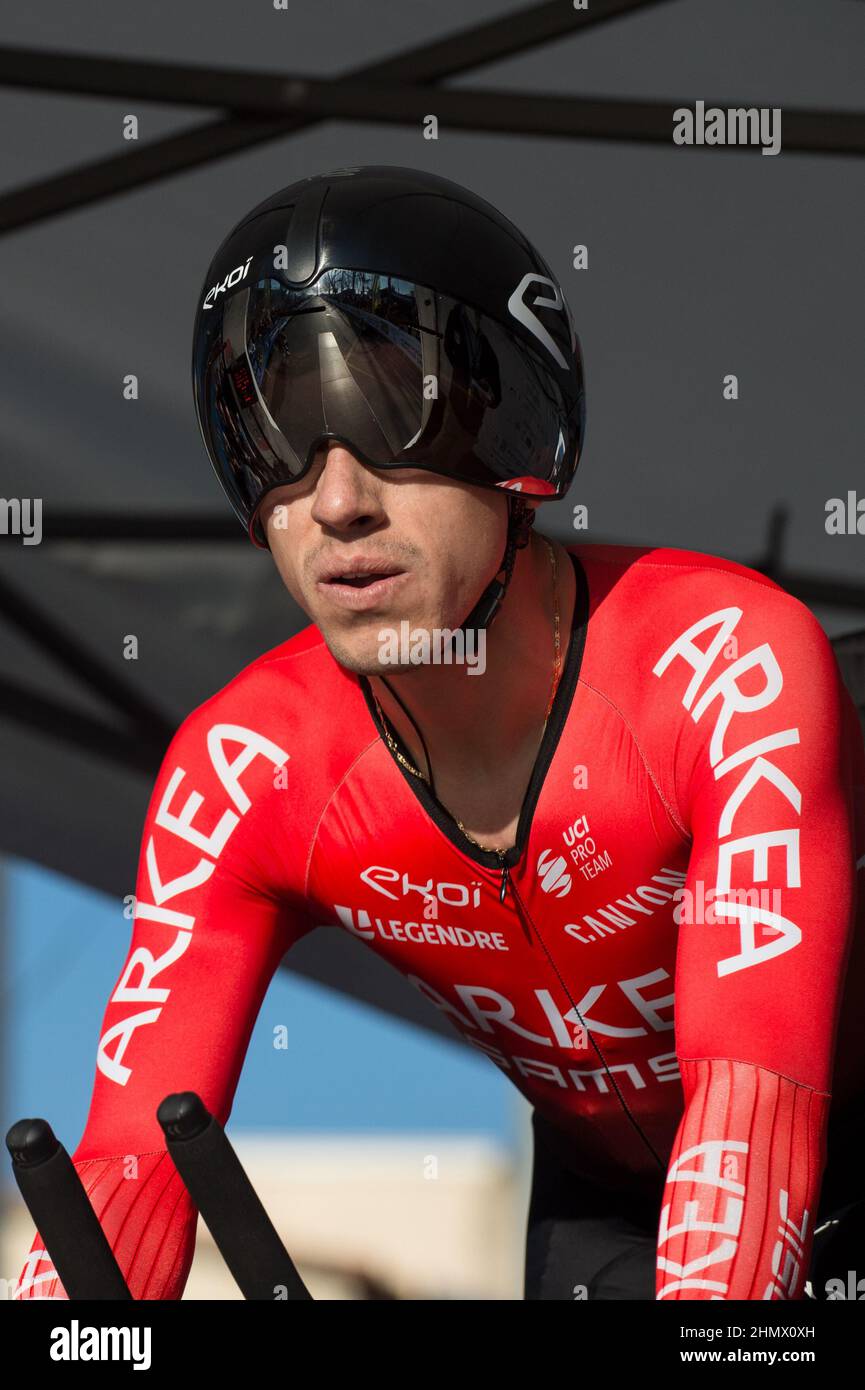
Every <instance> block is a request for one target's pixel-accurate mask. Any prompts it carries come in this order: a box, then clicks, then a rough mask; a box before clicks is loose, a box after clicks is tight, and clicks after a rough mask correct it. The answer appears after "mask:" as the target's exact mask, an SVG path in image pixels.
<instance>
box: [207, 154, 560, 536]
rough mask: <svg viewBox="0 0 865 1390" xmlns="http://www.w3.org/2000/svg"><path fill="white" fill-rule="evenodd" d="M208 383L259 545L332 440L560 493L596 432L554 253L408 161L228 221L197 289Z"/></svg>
mask: <svg viewBox="0 0 865 1390" xmlns="http://www.w3.org/2000/svg"><path fill="white" fill-rule="evenodd" d="M193 387H194V392H195V405H196V411H197V415H198V423H199V426H200V429H201V433H202V436H203V439H204V443H205V446H206V448H207V452H208V454H209V456H210V460H211V463H212V464H213V467H214V469H215V471H216V475H217V477H218V478H219V481H220V483H221V484H222V486H223V488H224V489H225V492H226V494H227V496H228V498H229V501H230V502H231V505H232V506H233V508H234V510H235V511H236V513H237V515H238V517H239V518H240V520H241V521H242V522H243V524H244V526H245V527H246V528H247V530H248V532H249V535H250V538H251V539H252V540H253V541H254V542H255V543H256V544H257V545H260V546H265V545H266V539H265V537H264V534H263V531H262V528H261V526H260V524H259V523H258V520H257V513H258V508H259V505H260V503H261V501H262V498H263V497H264V495H265V493H267V492H268V491H270V490H271V489H272V488H274V487H279V486H281V485H283V484H286V483H292V482H295V481H296V480H297V479H299V478H301V477H303V475H304V474H305V473H306V472H307V470H308V469H309V468H310V467H311V465H312V463H313V460H314V458H315V454H316V451H317V449H318V448H319V447H320V446H321V445H322V444H323V443H324V442H325V441H327V440H331V439H332V440H338V441H340V442H341V443H343V444H345V445H346V447H348V448H350V449H351V450H352V452H353V453H354V454H356V456H357V457H358V458H359V459H361V461H362V462H364V463H366V464H368V465H370V466H372V467H374V468H400V467H402V468H425V469H429V470H431V471H432V472H435V473H443V474H446V475H447V476H448V477H452V478H460V479H462V480H463V481H465V482H468V483H475V484H479V485H481V486H488V487H500V488H506V489H511V490H512V491H514V492H516V493H522V495H523V496H526V497H543V498H552V497H561V496H563V495H564V493H565V492H566V491H567V489H568V486H569V484H570V482H571V479H572V478H573V476H574V473H575V471H576V468H577V463H578V461H579V454H580V447H581V444H582V438H583V431H584V420H585V406H584V393H583V372H582V361H581V357H580V347H579V340H578V338H577V334H576V331H575V329H574V324H573V320H572V319H571V316H570V311H569V309H568V307H567V305H566V303H565V299H564V295H563V294H562V291H561V288H560V286H559V285H558V283H557V281H556V279H555V277H554V275H553V274H552V271H551V270H550V267H549V266H548V265H547V263H546V261H545V260H544V259H543V257H542V256H541V255H539V253H538V252H537V251H536V250H535V248H534V247H533V246H532V244H531V242H530V241H528V239H527V238H526V237H525V236H524V235H523V234H522V232H520V231H519V230H518V229H517V228H516V227H515V226H514V225H513V223H512V222H510V221H509V220H508V219H507V218H506V217H504V216H503V215H502V214H501V213H500V212H498V211H497V210H496V209H495V208H494V207H492V205H491V204H490V203H488V202H486V201H485V200H484V199H483V198H479V197H477V195H476V194H474V193H470V192H469V191H468V190H467V189H465V188H462V187H461V186H460V185H459V184H456V183H452V182H451V181H450V180H449V179H444V178H441V177H439V176H438V175H437V174H428V173H424V172H423V171H421V170H417V169H404V168H400V167H396V166H391V165H368V166H364V167H361V168H352V169H333V170H331V171H330V172H329V173H326V174H320V175H316V176H314V177H312V178H305V179H300V180H299V181H298V182H297V183H293V184H290V185H289V186H288V187H287V188H284V189H282V190H281V191H280V192H279V193H275V194H274V195H273V197H271V198H268V199H267V200H266V201H265V202H263V203H260V204H259V205H258V207H256V208H254V209H253V210H252V212H250V213H249V214H248V215H247V216H246V217H244V218H243V220H242V221H241V222H239V223H238V225H237V226H236V227H235V228H234V230H233V231H232V232H230V233H229V235H228V236H227V237H226V238H225V240H224V241H223V243H222V245H221V246H220V248H219V250H218V251H217V253H216V255H215V257H214V259H213V261H212V263H211V266H210V269H209V270H208V272H207V276H206V279H205V282H204V286H203V288H202V291H201V296H200V298H199V302H198V309H197V314H196V320H195V337H194V345H193ZM514 500H516V499H514Z"/></svg>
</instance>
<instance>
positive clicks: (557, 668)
mask: <svg viewBox="0 0 865 1390" xmlns="http://www.w3.org/2000/svg"><path fill="white" fill-rule="evenodd" d="M541 539H542V540H543V542H544V544H545V545H546V547H547V551H548V553H549V557H550V565H551V567H552V572H553V609H554V615H555V616H554V624H553V646H554V654H553V679H552V684H551V687H550V698H549V700H548V701H547V712H546V714H545V715H544V727H543V729H542V730H541V738H542V739H543V736H544V734H545V733H546V731H547V724H548V723H549V719H550V713H551V711H552V708H553V701H554V700H555V698H556V691H557V689H558V685H559V680H560V678H561V674H562V649H561V633H560V615H559V585H558V577H559V571H558V562H557V560H556V552H555V549H554V547H553V546H552V545H551V544H550V542H549V541H548V540H547V538H546V536H542V537H541ZM370 690H371V691H372V698H373V700H374V702H375V707H376V710H377V712H378V717H379V721H380V723H381V727H382V730H383V732H384V736H385V739H386V740H387V745H388V747H389V748H390V750H391V752H392V753H393V755H394V757H395V758H396V760H397V762H398V763H400V764H401V765H402V766H403V767H405V768H408V770H409V772H411V773H413V774H414V776H415V777H419V778H420V780H421V781H422V782H426V784H427V786H429V777H427V776H426V774H425V773H423V772H421V770H420V768H418V767H415V765H414V763H411V762H409V760H408V758H406V757H405V755H404V754H403V753H402V752H401V751H400V749H399V748H398V746H397V743H396V739H394V738H393V737H392V735H391V733H390V730H389V729H388V725H387V720H386V719H385V717H384V714H383V713H382V708H381V705H380V704H379V702H378V696H377V695H376V693H375V691H374V690H373V689H372V685H370ZM452 819H453V820H454V821H455V822H456V824H457V825H458V826H459V828H460V830H461V831H462V833H463V834H464V835H465V837H466V839H467V840H470V841H471V843H472V844H473V845H475V846H476V847H477V848H478V849H482V850H483V851H484V853H486V854H498V855H499V856H503V855H505V854H507V850H506V849H502V848H500V847H497V846H496V847H490V846H489V845H482V844H481V843H480V841H479V840H476V839H475V837H474V835H470V834H469V832H468V830H466V828H465V826H464V825H463V823H462V821H461V820H460V818H459V816H452Z"/></svg>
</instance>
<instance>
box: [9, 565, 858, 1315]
mask: <svg viewBox="0 0 865 1390" xmlns="http://www.w3.org/2000/svg"><path fill="white" fill-rule="evenodd" d="M570 554H571V559H572V562H573V565H574V570H575V573H576V577H577V601H576V608H575V614H574V624H573V629H572V633H571V637H570V642H569V645H568V647H567V653H566V660H565V664H564V669H563V674H562V679H561V683H560V686H559V690H558V694H557V697H556V702H555V705H554V708H553V711H552V714H551V717H550V720H549V723H548V726H547V730H546V734H545V737H544V742H543V744H542V747H541V750H540V752H539V755H538V760H537V763H536V766H535V770H534V773H533V776H532V780H531V783H530V786H529V788H528V791H527V794H526V799H525V802H524V805H523V808H522V814H521V818H520V824H519V829H518V833H517V843H516V845H515V846H514V848H513V849H512V850H511V851H509V852H508V854H507V855H506V856H505V858H504V860H501V859H499V858H497V856H496V855H495V854H493V853H486V852H482V851H479V850H477V849H476V848H475V847H474V846H473V845H472V844H470V843H469V842H468V841H467V840H465V839H464V837H463V836H462V834H461V832H460V831H459V829H458V827H457V826H456V824H455V823H454V822H453V821H452V820H451V818H450V816H449V815H448V814H447V813H446V812H445V811H444V809H443V808H441V807H440V806H439V805H438V803H437V802H436V801H435V800H434V799H433V798H432V796H431V795H430V793H429V790H428V788H427V787H426V786H425V785H424V784H423V783H421V782H420V781H419V780H418V779H417V778H415V777H413V776H412V775H411V774H410V773H409V772H407V771H405V770H404V769H403V768H402V767H401V766H400V764H399V763H398V761H397V760H396V758H395V756H394V754H393V753H392V751H391V750H390V749H389V748H388V746H387V744H386V743H385V742H384V740H383V738H382V737H381V735H380V729H379V726H378V724H377V719H376V715H375V712H374V707H373V705H372V702H371V700H370V698H369V689H368V685H367V683H366V680H365V679H364V678H358V677H356V676H354V675H353V674H351V673H349V672H347V671H346V670H344V669H343V668H342V667H340V666H339V665H338V664H337V663H336V662H335V661H334V659H333V658H332V657H331V655H330V654H329V652H328V650H327V648H326V647H325V645H324V642H323V640H322V637H321V635H320V633H319V632H318V630H317V629H316V628H315V627H314V626H310V627H307V628H306V629H305V630H304V631H302V632H300V633H299V634H298V635H297V636H296V637H294V638H292V639H291V640H290V641H288V642H285V643H284V644H283V645H281V646H279V647H276V648H275V649H274V650H273V651H271V652H268V653H266V654H265V655H264V656H262V657H261V658H260V659H258V660H257V661H255V662H253V663H252V665H250V666H249V667H248V668H247V669H246V670H244V671H242V672H241V673H240V674H239V675H238V676H237V677H236V678H235V679H234V680H232V681H231V682H230V683H229V684H228V685H227V686H226V687H225V688H224V689H223V690H221V691H220V692H219V693H218V694H216V695H214V696H213V697H212V698H211V699H210V700H208V701H206V702H205V703H204V704H203V705H201V706H200V707H199V708H198V709H197V710H195V711H194V712H193V713H192V714H191V715H190V716H189V717H188V718H187V719H186V720H185V722H184V723H183V725H182V726H181V728H180V730H179V731H178V733H177V734H176V736H175V738H174V739H173V741H172V743H171V745H170V747H169V749H168V751H167V753H166V755H165V759H164V762H163V765H162V769H161V771H160V774H159V777H158V779H157V782H156V785H155V788H154V792H153V796H152V800H151V803H150V809H149V812H148V816H147V821H146V824H145V827H144V833H143V840H142V852H141V860H140V867H139V875H138V883H137V908H136V919H135V927H134V933H133V937H132V942H131V946H130V950H129V954H128V957H127V959H126V963H125V964H124V967H123V969H122V972H121V975H120V979H119V981H118V983H117V987H116V989H115V991H114V993H113V995H112V997H111V999H110V1001H109V1004H108V1007H107V1011H106V1014H105V1020H104V1025H103V1031H102V1036H101V1040H100V1045H99V1054H98V1068H97V1075H96V1082H95V1088H94V1092H93V1099H92V1103H91V1108H90V1113H89V1117H88V1121H87V1127H86V1129H85V1132H84V1135H83V1138H82V1140H81V1142H80V1144H79V1146H78V1148H77V1150H76V1151H75V1154H74V1155H73V1157H74V1160H75V1164H76V1167H77V1168H78V1170H79V1172H80V1173H81V1175H82V1178H83V1181H84V1183H85V1186H86V1188H87V1191H88V1193H89V1195H90V1198H91V1201H92V1203H93V1205H94V1207H95V1209H96V1211H97V1213H98V1215H99V1217H100V1219H101V1222H102V1225H103V1227H104V1229H105V1231H106V1233H107V1235H108V1237H109V1240H110V1242H111V1244H112V1247H113V1249H114V1251H115V1253H116V1255H117V1258H118V1260H119V1263H120V1266H121V1269H122V1271H123V1273H124V1275H125V1276H126V1278H127V1281H128V1283H129V1285H130V1288H131V1291H132V1293H133V1296H134V1297H135V1298H139V1299H141V1298H147V1299H176V1298H179V1297H180V1295H181V1293H182V1290H183V1287H184V1284H185V1281H186V1278H187V1275H188V1272H189V1267H190V1264H191V1261H192V1254H193V1245H194V1229H195V1212H194V1210H193V1207H192V1205H191V1202H190V1200H189V1197H188V1196H187V1194H186V1192H185V1189H184V1188H183V1185H182V1183H181V1181H180V1179H179V1177H178V1175H177V1174H176V1172H175V1170H174V1167H173V1164H172V1163H171V1160H170V1159H169V1158H168V1156H167V1154H166V1151H165V1147H164V1142H163V1139H162V1134H161V1131H160V1129H159V1127H158V1125H157V1122H156V1119H155V1111H156V1108H157V1106H158V1104H159V1102H160V1101H161V1100H162V1098H163V1097H164V1096H165V1095H166V1094H167V1093H169V1092H173V1091H182V1090H195V1091H198V1092H199V1094H200V1095H201V1096H202V1097H203V1099H204V1101H205V1103H206V1104H207V1106H208V1107H209V1108H210V1109H211V1110H212V1111H213V1112H214V1113H215V1114H217V1115H218V1116H219V1118H220V1120H221V1121H223V1122H224V1121H225V1120H226V1119H227V1118H228V1115H229V1112H230V1108H231V1103H232V1099H233V1096H234V1092H235V1088H236V1086H237V1081H238V1077H239V1074H240V1070H241V1066H242V1064H243V1059H244V1054H245V1051H246V1048H247V1044H248V1042H249V1037H250V1034H251V1032H252V1028H253V1024H254V1022H255V1018H256V1015H257V1013H258V1009H259V1007H260V1004H261V1001H262V998H263V996H264V993H265V991H266V989H267V986H268V983H269V981H270V979H271V977H272V975H273V973H274V971H275V970H276V968H277V966H278V965H279V962H280V960H281V959H282V956H283V955H284V953H285V952H286V951H287V950H288V949H289V947H290V946H291V945H292V943H293V942H294V941H295V940H297V939H298V938H299V937H300V936H302V935H303V934H304V933H306V932H308V931H310V930H312V929H313V928H314V927H316V926H327V927H330V928H331V929H333V930H336V931H347V932H351V933H352V934H353V935H355V936H358V937H360V938H361V939H362V940H363V941H365V942H366V943H367V945H368V946H369V947H370V949H371V950H373V951H376V952H378V953H380V954H381V955H382V956H384V957H385V959H386V960H388V961H390V962H392V963H393V965H394V966H396V967H397V968H398V969H399V970H400V971H402V972H403V973H404V974H405V975H406V976H407V977H408V978H409V979H410V980H411V981H412V982H413V984H414V985H415V986H416V988H417V989H418V990H419V991H420V992H421V993H422V994H423V995H424V997H425V998H426V999H427V1000H428V1001H429V1003H430V1006H431V1007H434V1008H438V1009H440V1010H442V1011H443V1012H444V1014H445V1015H446V1017H447V1018H448V1019H449V1021H450V1022H451V1023H452V1024H453V1025H454V1026H455V1027H456V1029H457V1030H458V1031H459V1032H460V1033H461V1034H462V1035H463V1037H464V1038H465V1039H466V1040H467V1041H469V1042H470V1043H472V1044H473V1045H474V1046H475V1047H477V1048H478V1049H479V1050H480V1051H481V1052H484V1053H486V1054H487V1055H488V1056H489V1057H490V1058H491V1059H492V1060H493V1061H494V1062H495V1063H496V1064H497V1065H498V1066H499V1067H500V1068H501V1069H502V1070H503V1071H504V1073H505V1075H507V1076H508V1077H509V1078H510V1079H511V1080H512V1081H513V1082H514V1084H515V1085H516V1086H517V1087H518V1088H519V1089H520V1091H522V1093H523V1094H524V1095H525V1096H526V1097H527V1098H528V1100H529V1101H530V1102H531V1103H532V1105H533V1106H534V1107H535V1108H536V1110H537V1111H538V1112H539V1114H540V1115H542V1116H543V1117H545V1118H546V1119H547V1120H548V1121H550V1122H551V1123H552V1124H553V1125H554V1126H555V1127H556V1128H557V1130H558V1131H560V1132H561V1134H562V1135H563V1142H564V1143H566V1144H567V1146H568V1149H569V1153H570V1155H571V1158H572V1161H573V1163H574V1164H575V1165H576V1168H577V1170H578V1171H579V1172H582V1173H583V1174H585V1175H586V1177H587V1179H591V1180H598V1181H600V1182H603V1183H605V1184H606V1185H607V1186H610V1185H617V1184H618V1185H620V1186H621V1188H622V1189H623V1190H625V1189H634V1190H636V1189H638V1188H639V1187H640V1184H642V1183H645V1182H646V1181H648V1180H652V1181H654V1182H656V1183H657V1182H659V1181H660V1178H659V1169H660V1171H661V1172H663V1170H664V1169H666V1170H667V1181H666V1186H665V1187H664V1189H663V1198H662V1203H661V1210H660V1213H659V1231H658V1272H657V1297H658V1298H664V1299H671V1298H702V1299H711V1298H714V1299H789V1298H801V1297H802V1289H803V1284H804V1281H805V1278H806V1271H807V1264H808V1257H809V1251H810V1248H811V1238H812V1234H813V1229H814V1218H815V1213H816V1208H817V1202H818V1197H819V1192H820V1183H821V1176H822V1173H823V1169H824V1164H825V1160H826V1127H827V1120H828V1117H829V1111H830V1106H835V1107H838V1106H843V1105H844V1104H845V1102H847V1101H849V1100H850V1099H851V1097H856V1096H858V1095H859V1094H860V1093H861V1092H862V1090H863V1087H865V1075H863V1073H865V1046H863V1041H865V1039H863V1031H865V1021H863V1015H865V1010H862V1009H861V1008H860V1007H857V996H858V995H859V994H860V993H861V988H862V984H863V980H865V965H863V950H862V944H863V934H865V929H863V928H862V927H861V926H860V931H859V933H858V937H855V949H852V950H851V948H852V947H853V946H854V935H855V933H854V923H855V920H856V906H857V895H856V874H857V868H856V866H857V861H858V862H859V863H860V865H861V864H863V863H865V815H863V798H865V755H863V744H862V736H861V731H860V729H859V726H858V722H857V719H856V713H855V710H854V708H853V705H852V702H851V701H850V699H849V697H848V696H847V694H846V691H845V690H844V689H843V687H842V685H841V680H840V676H839V673H838V669H837V666H836V663H835V659H834V656H833V654H832V651H831V648H830V646H829V643H828V641H827V639H826V637H825V635H824V633H823V631H822V629H821V627H820V626H819V624H818V623H817V621H816V619H815V618H814V617H813V616H812V615H811V614H810V613H809V612H808V610H807V609H805V608H804V607H803V606H802V605H801V604H799V603H798V602H796V601H795V600H794V599H792V598H790V597H789V596H788V595H787V594H786V593H784V592H783V590H781V589H779V588H778V587H777V585H775V584H773V583H772V582H771V581H769V580H767V579H764V578H763V577H762V576H760V575H759V574H757V573H755V572H753V571H750V570H748V569H745V568H743V567H742V566H740V565H736V564H733V563H731V562H728V561H726V560H721V559H718V558H715V557H711V556H705V555H700V554H695V553H690V552H686V551H677V550H650V551H646V550H626V549H623V548H613V547H600V546H599V547H592V546H589V547H585V548H583V547H581V548H580V549H579V551H576V550H574V551H571V552H570ZM578 556H579V558H578ZM587 615H588V617H587ZM476 678H477V677H472V676H469V675H468V674H466V679H476ZM503 756H506V754H503ZM861 878H862V876H861V874H860V884H861ZM674 991H675V995H676V1011H675V1026H674V1016H673V999H674ZM842 997H843V1009H842ZM839 1015H840V1026H839ZM836 1040H838V1046H837V1049H836ZM836 1051H837V1056H836ZM131 1156H134V1158H135V1164H134V1165H132V1159H131ZM130 1173H131V1174H133V1176H130ZM40 1250H41V1244H40V1241H39V1239H38V1237H37V1240H36V1242H35V1245H34V1248H33V1251H32V1252H31V1256H30V1258H29V1260H28V1262H27V1266H26V1268H25V1270H24V1273H23V1275H22V1290H21V1296H23V1297H39V1296H46V1295H51V1294H58V1293H59V1294H60V1295H61V1296H62V1289H61V1288H60V1285H59V1281H58V1280H57V1276H56V1275H55V1274H54V1273H53V1271H52V1270H51V1267H50V1263H49V1261H48V1260H47V1258H46V1257H44V1255H43V1254H41V1253H40Z"/></svg>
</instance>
